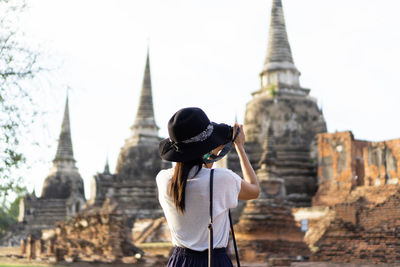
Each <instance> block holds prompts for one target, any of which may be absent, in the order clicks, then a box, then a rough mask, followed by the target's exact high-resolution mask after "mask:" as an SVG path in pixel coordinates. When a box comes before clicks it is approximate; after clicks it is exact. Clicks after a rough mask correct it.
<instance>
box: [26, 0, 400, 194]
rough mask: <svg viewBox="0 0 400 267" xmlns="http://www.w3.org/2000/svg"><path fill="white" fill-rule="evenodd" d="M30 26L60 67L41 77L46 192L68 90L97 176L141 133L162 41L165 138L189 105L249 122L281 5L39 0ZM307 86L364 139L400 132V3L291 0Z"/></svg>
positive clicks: (31, 153)
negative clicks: (136, 130)
mask: <svg viewBox="0 0 400 267" xmlns="http://www.w3.org/2000/svg"><path fill="white" fill-rule="evenodd" d="M29 3H30V5H31V8H30V9H29V10H28V11H27V12H26V14H25V15H24V17H23V19H22V26H21V28H22V30H23V31H24V32H25V33H26V35H27V38H29V40H31V43H32V44H40V46H41V47H42V50H43V51H44V52H45V54H46V55H48V56H47V58H48V59H47V60H48V62H49V64H50V65H53V66H57V69H56V70H54V71H52V72H50V73H47V74H46V75H44V78H42V79H41V80H40V81H39V87H40V88H41V90H42V91H41V93H40V95H36V96H35V98H36V100H37V101H38V102H39V103H40V108H41V109H43V111H46V112H47V113H46V114H45V115H43V117H41V118H39V119H37V122H36V124H35V125H34V127H33V130H32V133H31V135H30V137H29V139H31V140H33V141H35V142H38V143H39V144H40V145H39V146H34V147H32V146H30V145H26V146H25V147H26V148H25V151H26V155H27V157H28V164H29V165H30V166H31V168H30V169H29V170H28V171H24V172H23V173H24V176H25V181H26V183H27V185H28V188H29V189H30V190H32V188H33V187H35V189H36V194H37V195H40V193H41V188H42V184H43V181H44V179H45V178H46V176H47V175H48V173H49V169H50V167H51V166H52V160H53V158H54V156H55V152H56V148H57V139H58V135H59V132H60V129H61V121H62V116H63V111H64V103H65V95H66V88H67V86H69V87H70V88H71V90H70V93H69V96H70V120H71V128H72V142H73V148H74V154H75V159H76V160H77V166H78V168H79V171H80V173H81V175H82V178H83V179H84V182H85V192H86V198H89V196H90V190H89V187H90V181H91V178H92V176H93V175H94V174H95V173H96V172H99V171H102V170H103V168H104V163H105V160H106V157H107V156H108V157H109V162H110V167H111V170H112V171H114V168H115V165H116V161H117V158H118V153H119V150H120V148H121V146H122V145H123V144H124V141H125V139H126V138H128V137H129V136H130V129H129V128H130V126H131V125H132V124H133V122H134V119H135V116H136V110H137V105H138V99H139V95H140V89H141V83H142V78H143V72H144V65H145V57H146V46H147V43H148V40H149V43H150V65H151V74H152V83H153V101H154V110H155V115H156V122H157V124H158V126H159V127H160V135H161V136H164V137H165V136H166V135H167V127H166V125H167V121H168V119H169V118H170V116H171V115H172V114H173V113H174V112H175V111H176V110H178V109H179V108H181V107H185V106H198V107H201V108H203V109H204V110H205V111H206V113H207V114H208V115H209V117H210V119H211V120H213V121H216V122H225V123H233V122H234V119H235V115H236V116H237V117H238V120H239V122H240V123H242V122H243V117H244V111H245V105H246V103H247V102H248V101H249V100H250V99H251V93H252V92H254V91H256V90H258V89H259V85H260V80H259V77H258V74H259V72H260V71H261V69H262V67H263V62H264V59H265V55H266V49H267V38H268V27H269V19H270V7H271V0H249V1H244V0H240V1H239V0H201V1H192V0H182V1H178V0H124V1H122V0H109V1H101V0H93V1H92V0H90V1H89V0H85V1H84V0H79V1H78V0H31V1H29ZM283 6H284V13H285V18H286V26H287V31H288V36H289V42H290V45H291V48H292V53H293V58H294V61H295V65H296V66H297V68H298V69H299V70H300V72H301V73H302V76H301V77H300V82H301V85H302V86H303V87H305V88H310V89H311V95H312V96H314V97H316V98H317V100H318V103H319V105H320V106H322V107H323V111H324V116H325V119H326V122H327V125H328V130H329V132H334V131H344V130H351V131H352V132H353V133H354V135H355V138H356V139H366V140H373V141H378V140H385V139H394V138H400V125H399V124H398V123H397V121H398V119H397V115H398V113H399V112H398V111H399V99H400V93H399V89H400V88H399V84H400V75H399V74H398V72H399V66H398V65H399V62H400V52H399V47H400V31H399V26H400V16H399V15H398V11H399V10H400V2H399V1H395V0H380V1H376V0H324V1H321V0H283Z"/></svg>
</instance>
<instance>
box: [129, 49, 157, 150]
mask: <svg viewBox="0 0 400 267" xmlns="http://www.w3.org/2000/svg"><path fill="white" fill-rule="evenodd" d="M131 129H132V137H131V140H132V141H134V142H135V143H138V142H139V141H140V140H141V139H143V138H142V137H144V138H145V139H147V140H148V138H149V137H150V138H153V139H154V138H157V137H158V129H159V128H158V126H157V125H156V122H155V118H154V108H153V93H152V86H151V74H150V53H149V48H147V57H146V66H145V69H144V75H143V82H142V90H141V92H140V100H139V106H138V110H137V113H136V119H135V123H134V124H133V126H132V127H131ZM157 140H158V139H157Z"/></svg>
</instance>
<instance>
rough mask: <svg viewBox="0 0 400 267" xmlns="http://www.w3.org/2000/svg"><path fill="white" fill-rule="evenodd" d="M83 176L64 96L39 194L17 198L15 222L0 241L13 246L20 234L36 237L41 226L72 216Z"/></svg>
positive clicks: (81, 193)
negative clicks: (54, 148)
mask: <svg viewBox="0 0 400 267" xmlns="http://www.w3.org/2000/svg"><path fill="white" fill-rule="evenodd" d="M85 203H86V200H85V196H84V191H83V180H82V178H81V176H80V174H79V171H78V169H77V167H76V165H75V159H74V154H73V149H72V141H71V128H70V120H69V106H68V97H67V100H66V104H65V111H64V118H63V122H62V126H61V133H60V137H59V140H58V147H57V152H56V156H55V158H54V160H53V167H52V169H51V170H50V174H49V175H48V176H47V178H46V179H45V182H44V184H43V189H42V195H41V197H39V198H38V197H36V195H35V193H34V192H33V193H32V194H28V195H26V197H24V198H23V199H21V202H20V211H19V217H18V224H17V225H15V226H14V227H13V228H12V229H11V230H10V231H9V232H8V233H6V235H5V236H3V237H2V238H1V239H0V244H2V245H8V246H16V245H18V244H19V243H20V240H21V239H22V238H27V237H28V235H32V236H33V238H39V237H40V236H41V231H42V230H43V229H48V228H53V227H54V224H55V223H56V222H57V221H63V220H65V219H66V218H68V217H71V216H74V215H75V214H76V213H77V212H79V211H80V210H81V209H82V208H83V207H84V206H85Z"/></svg>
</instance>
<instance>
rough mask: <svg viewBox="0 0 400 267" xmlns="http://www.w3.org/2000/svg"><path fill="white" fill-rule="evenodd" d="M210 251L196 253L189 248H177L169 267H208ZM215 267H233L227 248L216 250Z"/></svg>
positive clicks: (214, 255)
mask: <svg viewBox="0 0 400 267" xmlns="http://www.w3.org/2000/svg"><path fill="white" fill-rule="evenodd" d="M207 266H208V250H205V251H195V250H191V249H188V248H181V247H175V248H174V252H173V253H172V255H171V258H170V259H169V261H168V265H167V267H207ZM212 266H213V267H233V265H232V262H231V259H230V258H229V256H228V254H227V253H226V249H225V248H215V249H214V253H213V262H212Z"/></svg>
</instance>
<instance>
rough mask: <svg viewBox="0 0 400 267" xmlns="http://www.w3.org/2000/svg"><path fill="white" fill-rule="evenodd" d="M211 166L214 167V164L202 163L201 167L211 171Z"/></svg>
mask: <svg viewBox="0 0 400 267" xmlns="http://www.w3.org/2000/svg"><path fill="white" fill-rule="evenodd" d="M213 165H214V162H212V163H208V164H206V163H203V167H204V168H207V169H211V168H212V166H213Z"/></svg>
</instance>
